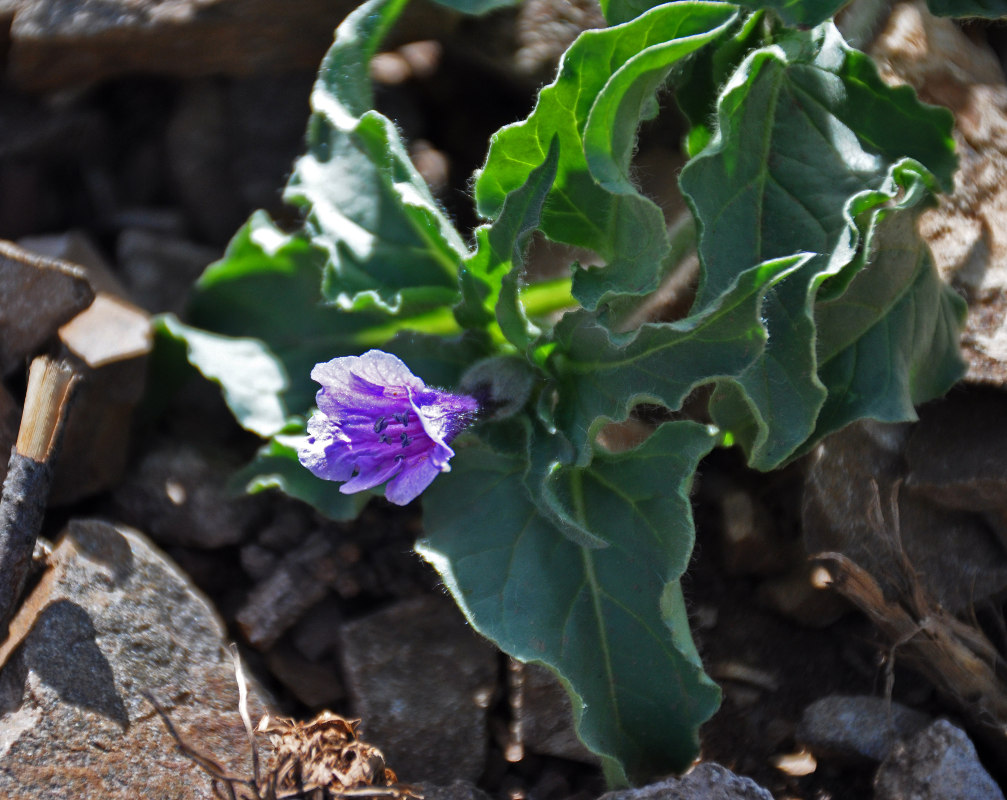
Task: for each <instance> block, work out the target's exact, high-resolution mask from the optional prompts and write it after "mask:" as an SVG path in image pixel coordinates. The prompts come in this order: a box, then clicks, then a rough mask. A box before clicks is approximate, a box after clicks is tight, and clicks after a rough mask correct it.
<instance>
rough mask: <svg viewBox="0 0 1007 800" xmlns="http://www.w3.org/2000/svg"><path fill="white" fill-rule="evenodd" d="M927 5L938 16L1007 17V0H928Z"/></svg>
mask: <svg viewBox="0 0 1007 800" xmlns="http://www.w3.org/2000/svg"><path fill="white" fill-rule="evenodd" d="M927 7H928V8H929V9H930V13H931V14H935V15H936V16H938V17H986V18H987V19H998V18H1000V17H1007V0H927Z"/></svg>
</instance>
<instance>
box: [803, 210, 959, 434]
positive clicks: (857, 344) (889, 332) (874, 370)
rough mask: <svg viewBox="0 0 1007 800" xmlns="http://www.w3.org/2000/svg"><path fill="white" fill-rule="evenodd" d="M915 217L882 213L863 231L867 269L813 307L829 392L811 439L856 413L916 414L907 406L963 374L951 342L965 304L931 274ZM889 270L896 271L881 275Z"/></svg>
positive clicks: (890, 417)
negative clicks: (870, 229) (842, 290)
mask: <svg viewBox="0 0 1007 800" xmlns="http://www.w3.org/2000/svg"><path fill="white" fill-rule="evenodd" d="M916 217H917V214H913V213H892V214H888V215H886V216H885V218H884V219H883V220H882V221H881V222H879V224H878V225H877V228H876V230H875V231H873V232H872V236H871V237H870V242H869V244H868V248H869V252H870V267H869V268H867V269H864V270H863V271H861V272H860V273H858V275H857V277H856V278H855V279H854V281H853V282H852V284H851V285H850V287H849V289H848V290H847V291H846V293H845V294H843V295H842V296H841V297H839V298H837V299H836V300H834V301H831V302H827V303H822V304H820V305H819V306H818V308H816V317H815V319H816V323H817V325H818V329H819V331H820V337H819V340H818V354H819V359H820V362H821V369H820V377H821V379H822V381H823V383H824V384H825V385H826V386H827V387H828V390H829V396H828V400H827V401H826V403H825V405H824V407H823V408H822V412H821V415H820V416H819V419H818V424H817V426H816V429H815V435H814V440H818V439H820V438H821V437H823V436H825V435H826V434H828V433H831V432H832V431H835V430H838V429H839V428H842V427H843V426H845V425H847V424H849V423H850V422H853V421H854V420H856V419H859V418H861V417H870V418H872V419H877V420H881V421H883V422H898V421H902V420H911V419H916V412H915V410H914V406H915V405H918V404H919V403H923V402H926V401H927V400H932V399H933V398H935V397H939V396H940V395H942V394H944V393H945V392H946V391H947V390H948V389H949V388H951V386H952V385H953V384H954V383H955V382H956V381H958V380H959V379H960V378H961V377H962V375H963V374H964V373H965V364H964V362H963V360H962V357H961V353H960V352H959V346H958V340H959V337H960V334H961V323H962V321H963V319H964V314H965V303H964V301H963V300H962V299H961V298H960V297H959V296H958V295H957V294H956V293H955V292H954V291H953V290H952V289H951V288H950V287H948V286H946V285H945V284H944V283H943V282H942V281H941V279H940V277H939V276H938V274H937V269H936V267H935V266H934V263H933V259H932V257H931V255H930V250H929V248H928V247H927V245H926V243H925V242H924V241H923V240H922V239H921V238H920V237H919V235H918V233H917V229H916ZM892 274H895V275H900V276H904V277H903V278H902V279H901V280H900V281H898V282H896V281H893V280H885V279H884V276H886V275H892ZM804 449H807V448H804Z"/></svg>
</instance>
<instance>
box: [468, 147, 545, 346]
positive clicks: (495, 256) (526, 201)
mask: <svg viewBox="0 0 1007 800" xmlns="http://www.w3.org/2000/svg"><path fill="white" fill-rule="evenodd" d="M558 163H559V142H558V140H556V139H553V141H552V143H551V144H550V146H549V152H548V153H547V155H546V158H545V160H544V161H543V162H542V163H541V164H540V165H539V166H538V167H536V168H535V169H533V170H532V171H531V172H530V173H529V174H528V180H527V181H525V183H524V184H523V185H522V186H521V187H520V188H518V189H515V190H514V191H513V192H511V193H510V194H509V195H508V196H507V198H506V200H504V204H503V207H502V208H501V210H500V215H499V216H498V217H497V219H496V220H494V222H493V223H492V224H490V225H483V226H481V227H480V228H478V229H477V230H476V235H475V236H476V249H475V252H473V253H472V255H471V256H469V258H468V259H466V261H465V266H464V269H463V271H462V274H461V287H462V302H461V303H460V304H459V305H458V306H457V307H456V308H455V316H456V317H457V319H458V321H459V322H460V323H461V324H462V325H465V326H466V327H475V326H483V327H485V326H486V325H487V324H489V323H490V322H492V321H494V320H495V321H496V322H497V324H498V325H499V326H500V330H501V331H502V332H503V335H504V337H505V338H506V339H507V340H508V341H510V342H511V344H513V345H514V346H515V347H517V348H518V349H519V350H524V349H525V348H526V347H527V346H528V343H529V342H530V341H531V339H532V338H533V337H534V336H536V335H537V334H538V329H537V328H535V326H534V325H532V323H531V322H530V321H529V320H528V318H527V316H526V315H525V311H524V307H523V306H522V304H521V301H520V298H519V296H518V288H519V285H520V279H521V270H522V268H523V266H524V251H525V247H526V245H527V242H528V238H529V236H531V234H532V232H534V231H535V230H536V229H537V228H538V225H539V220H540V218H541V216H542V206H543V204H544V203H545V200H546V197H548V195H549V191H550V189H552V185H553V181H555V179H556V165H557V164H558Z"/></svg>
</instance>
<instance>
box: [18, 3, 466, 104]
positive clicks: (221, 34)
mask: <svg viewBox="0 0 1007 800" xmlns="http://www.w3.org/2000/svg"><path fill="white" fill-rule="evenodd" d="M356 6H357V3H356V0H337V2H328V1H327V0H168V1H167V2H161V1H160V0H106V2H102V3H94V2H91V0H7V2H5V3H4V4H2V5H0V17H2V16H6V17H7V18H8V19H10V18H11V17H12V18H13V20H12V22H11V23H10V50H9V53H8V56H7V59H8V66H7V74H8V76H9V79H10V80H11V81H12V82H13V83H14V84H16V85H18V86H20V87H22V88H26V89H31V90H35V91H37V90H44V89H54V88H59V87H64V86H79V85H81V84H90V83H94V82H96V81H100V80H104V79H107V78H110V77H114V76H120V75H124V74H129V73H156V74H161V75H173V76H177V77H196V76H205V75H235V76H241V75H256V74H258V75H261V74H267V73H283V72H290V71H293V70H297V69H306V70H311V71H314V70H315V69H316V68H317V66H318V62H319V61H321V59H322V56H323V55H324V53H325V51H326V49H327V48H328V46H329V45H330V44H331V43H332V31H333V29H334V28H335V27H336V25H337V24H338V23H339V22H340V20H342V18H343V17H344V16H345V15H346V14H347V13H348V12H349V11H351V10H352V9H353V8H355V7H356ZM455 16H457V15H452V14H451V13H450V12H449V11H447V10H446V9H443V8H439V7H437V6H429V5H424V6H422V7H421V8H417V9H413V10H410V11H407V12H406V14H404V15H403V20H402V21H401V22H400V24H399V26H398V31H397V35H398V36H399V37H402V39H401V40H403V41H409V40H413V39H425V38H430V37H431V36H433V35H435V33H437V32H438V31H440V32H443V31H444V30H445V29H447V28H449V27H450V23H451V21H452V19H453V18H454V17H455Z"/></svg>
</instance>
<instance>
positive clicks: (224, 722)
mask: <svg viewBox="0 0 1007 800" xmlns="http://www.w3.org/2000/svg"><path fill="white" fill-rule="evenodd" d="M52 563H53V566H52V567H51V568H50V569H49V570H48V571H47V572H46V573H45V574H44V575H43V577H42V579H41V581H40V582H39V584H38V585H37V587H36V588H35V589H34V591H33V592H32V593H31V594H30V596H29V597H28V598H27V600H26V602H25V603H24V605H23V606H22V608H21V610H20V611H19V613H18V614H17V616H15V618H14V621H13V622H12V623H11V636H10V638H9V639H8V640H7V642H5V643H4V644H3V646H2V647H0V664H3V668H2V671H0V796H3V797H5V798H8V799H9V800H36V798H42V797H74V798H97V797H100V798H102V800H127V799H128V800H134V798H138V797H144V798H146V797H151V798H153V797H157V798H170V799H171V800H210V798H212V797H214V796H215V795H214V794H213V792H212V790H211V782H210V780H209V778H208V777H207V775H206V774H205V773H204V772H202V771H201V770H200V769H198V768H197V767H196V766H195V764H193V763H192V762H191V761H190V760H188V759H186V758H184V757H183V756H182V755H180V754H179V753H178V751H177V748H176V746H175V742H174V740H173V739H172V738H171V737H170V735H169V734H168V733H167V731H166V730H165V727H164V725H163V724H162V723H161V721H160V719H159V718H158V717H157V716H156V715H155V714H154V713H153V710H152V708H151V706H150V704H149V703H148V701H147V700H146V699H145V698H144V697H143V696H142V694H141V693H142V692H150V693H152V694H153V695H154V696H155V697H156V698H157V699H158V701H159V702H160V703H161V704H162V706H164V708H165V709H166V710H167V712H168V714H169V715H170V717H171V719H172V720H173V722H174V724H175V726H176V728H177V729H178V732H179V733H180V734H181V735H182V736H183V737H184V738H185V740H186V741H187V742H188V743H189V744H191V745H193V746H194V747H196V748H197V749H199V750H200V751H201V752H205V753H206V754H208V755H210V756H211V757H213V758H214V759H215V760H217V761H219V762H220V763H221V764H223V765H224V766H225V768H227V769H232V770H235V771H236V772H238V773H240V774H243V775H247V774H248V773H249V772H250V769H249V750H248V742H247V738H246V735H245V732H244V728H243V727H242V724H241V720H240V718H239V716H238V713H237V702H238V692H237V686H236V683H235V678H234V670H233V665H232V662H231V659H230V657H229V656H228V655H227V653H226V651H225V649H224V647H223V645H224V643H225V640H224V635H225V633H224V627H223V624H222V623H221V621H220V620H219V619H218V618H217V616H216V615H215V613H214V612H213V610H212V609H211V608H210V606H209V604H208V603H207V601H206V600H205V599H204V598H203V597H202V596H201V595H200V594H199V592H198V591H197V590H196V589H195V588H194V587H193V586H192V585H191V584H190V583H189V582H188V581H187V580H186V579H185V578H184V577H183V576H182V575H181V573H180V572H179V571H178V569H177V568H176V567H175V566H174V565H173V564H172V563H171V562H169V561H168V560H167V559H166V558H165V557H164V556H163V555H162V554H161V553H159V552H158V551H157V550H156V549H154V547H153V546H151V544H150V543H149V542H148V541H147V539H146V538H145V537H143V536H142V535H141V534H139V533H137V532H136V531H132V530H130V529H128V528H124V527H119V526H113V525H111V524H109V523H105V522H101V521H97V520H88V521H76V522H72V523H70V525H69V526H68V528H67V530H66V532H65V535H64V536H63V538H62V540H61V541H60V542H59V543H58V544H57V546H56V548H55V549H54V551H53V554H52ZM250 706H251V707H250V711H251V713H252V716H253V718H255V719H257V718H258V717H259V716H260V715H261V714H262V713H264V712H265V710H266V709H265V705H264V702H263V698H262V695H261V693H260V691H259V690H258V689H257V687H255V686H254V685H253V686H251V699H250Z"/></svg>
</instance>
